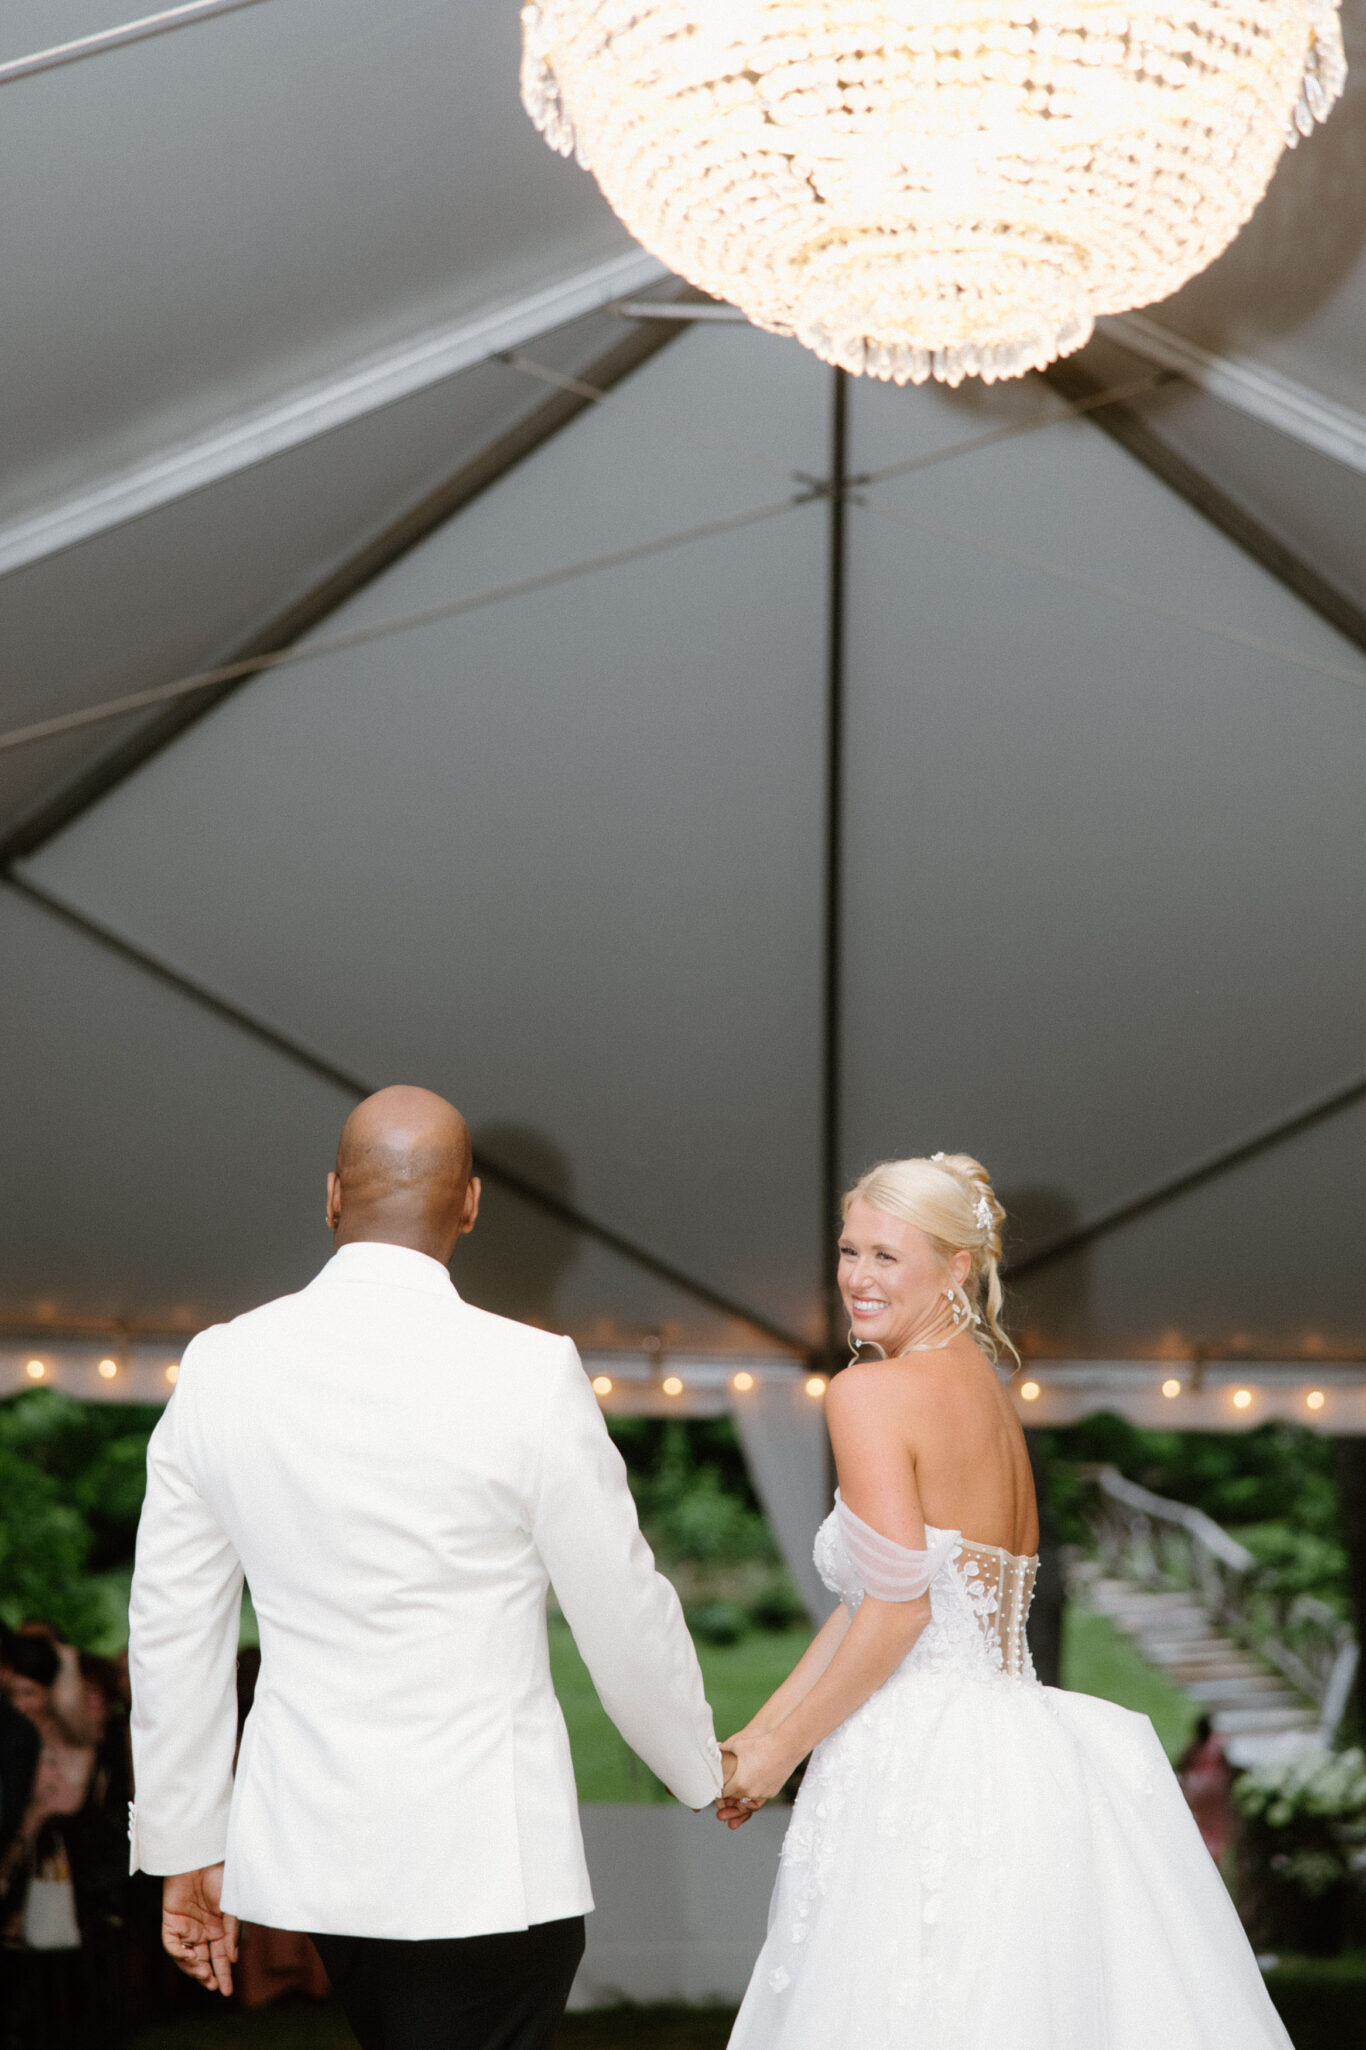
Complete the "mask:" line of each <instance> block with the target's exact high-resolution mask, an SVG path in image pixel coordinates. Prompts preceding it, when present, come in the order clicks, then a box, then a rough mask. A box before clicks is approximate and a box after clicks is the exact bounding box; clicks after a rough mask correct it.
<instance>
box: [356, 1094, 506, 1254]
mask: <svg viewBox="0 0 1366 2050" xmlns="http://www.w3.org/2000/svg"><path fill="white" fill-rule="evenodd" d="M472 1167H473V1156H472V1153H471V1149H470V1133H469V1126H468V1125H467V1124H466V1123H465V1120H464V1118H463V1117H461V1115H460V1113H459V1111H458V1110H457V1109H456V1108H455V1105H454V1104H453V1103H447V1101H446V1099H445V1097H444V1096H436V1095H434V1094H433V1093H432V1091H431V1090H430V1089H415V1088H411V1087H408V1086H406V1085H398V1086H395V1087H394V1088H390V1089H380V1090H377V1091H376V1093H375V1094H374V1095H373V1096H367V1097H366V1099H365V1101H364V1102H363V1103H359V1104H357V1106H356V1108H355V1109H354V1110H353V1111H352V1113H351V1115H350V1117H349V1118H348V1119H347V1120H346V1123H345V1125H344V1126H343V1127H342V1135H341V1143H340V1145H339V1146H338V1148H337V1164H336V1167H335V1169H334V1170H333V1172H332V1173H331V1174H330V1175H329V1176H328V1178H327V1222H328V1226H329V1228H330V1230H331V1231H332V1232H333V1233H334V1235H335V1237H336V1241H337V1244H338V1245H339V1246H342V1245H347V1244H350V1243H352V1242H354V1241H355V1240H358V1239H378V1240H381V1241H383V1242H384V1243H386V1244H388V1245H396V1246H409V1247H411V1248H413V1250H414V1251H416V1252H421V1253H429V1254H430V1255H431V1256H432V1257H433V1258H434V1259H438V1260H443V1261H445V1260H449V1259H450V1256H451V1254H452V1252H454V1250H455V1243H456V1240H457V1239H458V1238H459V1237H460V1235H461V1233H462V1232H466V1231H469V1230H470V1228H471V1227H472V1225H473V1223H474V1220H475V1217H476V1215H477V1214H478V1209H479V1184H478V1182H477V1181H476V1180H474V1179H473V1177H472V1172H471V1170H472Z"/></svg>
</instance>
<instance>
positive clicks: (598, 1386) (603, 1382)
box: [593, 1374, 612, 1395]
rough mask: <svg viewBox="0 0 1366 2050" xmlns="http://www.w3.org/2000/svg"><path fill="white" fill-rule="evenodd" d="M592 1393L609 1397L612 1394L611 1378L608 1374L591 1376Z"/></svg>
mask: <svg viewBox="0 0 1366 2050" xmlns="http://www.w3.org/2000/svg"><path fill="white" fill-rule="evenodd" d="M593 1393H594V1394H595V1395H610V1394H611V1393H612V1376H611V1375H610V1374H595V1375H594V1376H593Z"/></svg>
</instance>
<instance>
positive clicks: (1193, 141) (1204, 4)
mask: <svg viewBox="0 0 1366 2050" xmlns="http://www.w3.org/2000/svg"><path fill="white" fill-rule="evenodd" d="M522 23H523V61H522V99H523V103H524V105H525V106H526V109H527V112H528V113H529V114H530V116H531V118H532V120H533V121H534V122H535V123H536V126H537V127H538V128H539V129H540V130H541V132H542V134H543V135H544V136H545V139H546V141H547V142H548V143H549V144H550V145H551V147H552V148H553V149H557V150H559V151H560V152H561V153H562V154H564V155H569V154H570V153H571V152H572V153H573V154H575V155H576V156H577V158H578V161H579V162H580V163H581V164H582V165H583V166H584V167H585V169H587V170H589V171H591V172H592V173H593V175H594V177H595V178H596V179H597V181H598V183H599V185H600V186H601V187H602V190H603V192H604V193H605V194H606V196H607V199H608V200H609V201H610V203H611V205H612V206H613V208H614V209H615V210H616V212H617V213H618V214H619V215H620V217H621V219H622V220H623V221H624V222H625V224H626V226H627V227H628V228H629V229H630V231H631V233H632V234H633V235H634V236H635V237H636V239H637V240H638V241H639V242H641V243H642V244H643V245H644V246H645V248H647V249H648V250H650V251H651V252H652V253H653V254H654V255H656V256H658V257H660V258H661V259H662V261H663V262H665V263H666V264H668V266H669V267H670V269H671V270H673V271H675V272H676V273H677V274H678V275H679V276H680V277H684V278H687V279H688V281H689V282H690V283H691V284H694V285H696V286H698V287H699V288H700V289H701V290H702V291H704V292H707V293H710V294H711V295H712V296H713V297H714V298H718V299H725V300H729V301H731V302H732V303H733V304H734V305H736V306H738V307H740V308H741V310H742V311H743V312H744V313H745V314H746V315H747V316H748V317H749V319H750V320H752V321H753V322H754V323H755V325H756V326H758V327H762V328H767V329H769V330H771V331H772V332H773V333H775V334H784V335H795V336H796V337H797V339H798V340H799V341H801V342H803V343H804V344H805V345H806V346H807V347H808V348H809V349H812V350H814V351H815V353H816V354H817V355H818V356H821V357H823V358H824V359H825V361H826V362H829V363H837V364H839V365H841V366H842V367H843V368H844V369H846V370H850V371H854V372H866V373H867V374H869V375H870V376H873V377H880V378H889V379H892V380H894V381H895V382H896V383H897V384H905V383H907V382H911V383H915V384H920V383H923V382H924V380H925V379H926V378H928V377H937V378H940V379H942V380H943V381H944V382H945V383H948V384H958V383H961V381H962V379H963V378H964V377H969V376H975V377H981V378H984V379H986V380H988V381H991V380H993V379H996V378H1000V377H1017V376H1019V375H1021V374H1022V373H1023V372H1025V371H1027V370H1033V369H1042V367H1043V366H1044V365H1045V364H1046V363H1049V362H1051V361H1052V360H1053V359H1054V358H1055V357H1057V356H1061V355H1065V354H1067V352H1068V351H1069V350H1072V349H1076V348H1079V347H1080V346H1081V344H1082V343H1083V342H1084V341H1085V340H1086V338H1087V336H1088V335H1089V334H1090V332H1091V329H1092V326H1093V324H1094V321H1095V319H1096V317H1097V315H1099V314H1102V313H1118V312H1122V311H1125V310H1127V309H1129V308H1132V307H1135V306H1146V305H1149V304H1151V303H1152V301H1154V300H1157V299H1164V298H1166V297H1167V296H1168V294H1169V293H1171V292H1174V291H1175V290H1176V288H1177V287H1178V286H1179V285H1181V284H1184V283H1185V281H1186V279H1188V278H1190V277H1193V276H1194V275H1195V273H1196V272H1197V271H1200V270H1203V269H1204V267H1205V266H1206V264H1208V263H1210V262H1212V261H1213V259H1214V258H1215V257H1216V256H1217V255H1218V254H1219V253H1220V251H1221V250H1223V249H1224V248H1226V247H1227V245H1228V244H1229V242H1231V241H1232V239H1233V237H1234V236H1235V235H1236V234H1237V232H1238V230H1239V228H1241V227H1242V225H1243V223H1244V222H1245V221H1246V220H1247V218H1248V216H1249V215H1250V214H1251V213H1252V211H1253V209H1254V208H1255V207H1256V205H1257V203H1258V201H1259V200H1260V199H1261V197H1262V195H1263V193H1264V192H1265V191H1266V188H1267V185H1268V183H1269V182H1270V178H1271V174H1272V172H1273V171H1274V169H1275V167H1276V164H1277V161H1278V159H1279V158H1280V155H1281V152H1282V150H1283V149H1284V148H1285V147H1286V146H1287V145H1291V146H1293V145H1294V144H1295V143H1296V142H1297V141H1298V139H1299V137H1300V136H1301V135H1308V134H1309V133H1310V132H1311V131H1312V129H1313V127H1314V125H1315V123H1316V122H1319V121H1322V120H1324V119H1326V117H1327V115H1328V113H1329V111H1330V109H1331V108H1332V106H1333V103H1334V101H1335V100H1337V99H1338V98H1339V96H1340V95H1341V93H1342V89H1343V83H1344V80H1345V77H1346V60H1345V58H1344V55H1343V47H1342V33H1341V27H1340V23H1339V18H1338V0H1185V4H1184V5H1181V6H1178V5H1175V4H1173V0H1166V4H1164V5H1156V4H1152V0H1148V4H1137V5H1132V6H1127V7H1122V6H1112V5H1110V4H1108V0H1070V4H1068V5H1060V4H1056V0H881V4H878V0H534V4H532V5H529V6H527V7H525V8H524V9H523V12H522Z"/></svg>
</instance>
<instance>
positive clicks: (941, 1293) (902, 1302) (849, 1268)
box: [839, 1199, 972, 1359]
mask: <svg viewBox="0 0 1366 2050" xmlns="http://www.w3.org/2000/svg"><path fill="white" fill-rule="evenodd" d="M971 1264H972V1261H971V1255H970V1254H968V1253H966V1252H950V1251H948V1250H946V1249H944V1248H941V1247H939V1246H937V1245H936V1244H935V1241H934V1240H933V1239H932V1238H931V1237H930V1235H929V1233H928V1232H925V1231H922V1230H921V1229H920V1227H919V1226H918V1225H914V1224H912V1223H910V1222H909V1220H907V1219H904V1218H899V1217H890V1216H888V1214H887V1212H886V1211H885V1210H878V1209H875V1208H874V1206H873V1205H872V1204H871V1203H868V1202H864V1201H863V1200H862V1199H856V1200H855V1201H854V1202H852V1203H851V1204H850V1205H849V1214H848V1216H847V1217H846V1218H845V1221H844V1230H843V1231H842V1232H841V1234H840V1242H839V1287H840V1294H841V1296H842V1297H843V1299H844V1306H845V1309H846V1310H847V1311H848V1313H849V1331H850V1336H851V1338H853V1339H854V1340H856V1341H857V1343H858V1344H860V1345H876V1346H880V1347H881V1349H882V1351H883V1352H884V1353H885V1354H886V1355H887V1357H888V1359H893V1358H895V1357H896V1355H897V1354H898V1353H902V1352H907V1351H911V1350H915V1349H917V1348H918V1347H920V1346H921V1345H923V1343H924V1342H925V1340H926V1339H930V1340H934V1339H937V1338H939V1337H940V1336H941V1334H943V1335H948V1334H951V1333H952V1331H953V1327H954V1322H955V1319H954V1317H953V1308H952V1306H953V1301H954V1296H955V1292H956V1291H958V1290H961V1288H962V1286H963V1283H964V1281H965V1280H966V1279H967V1276H968V1272H969V1269H970V1267H971Z"/></svg>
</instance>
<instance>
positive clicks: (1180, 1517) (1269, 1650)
mask: <svg viewBox="0 0 1366 2050" xmlns="http://www.w3.org/2000/svg"><path fill="white" fill-rule="evenodd" d="M1091 1479H1092V1480H1093V1481H1094V1482H1095V1485H1096V1489H1097V1491H1098V1494H1099V1498H1100V1499H1099V1505H1098V1510H1097V1514H1096V1517H1095V1521H1094V1525H1093V1530H1094V1536H1095V1544H1096V1551H1097V1555H1098V1559H1099V1563H1100V1565H1101V1566H1102V1568H1103V1569H1104V1570H1105V1571H1107V1572H1109V1573H1112V1574H1114V1575H1115V1576H1116V1577H1118V1578H1120V1579H1124V1580H1134V1581H1138V1582H1139V1583H1140V1584H1142V1585H1144V1586H1147V1587H1151V1588H1154V1589H1173V1590H1175V1589H1181V1590H1183V1591H1185V1592H1189V1593H1191V1594H1194V1595H1195V1596H1196V1597H1197V1599H1198V1600H1199V1602H1200V1604H1201V1606H1202V1607H1203V1608H1204V1609H1205V1610H1206V1612H1207V1613H1208V1614H1209V1615H1210V1616H1211V1617H1213V1618H1214V1619H1215V1620H1216V1621H1218V1622H1219V1623H1221V1624H1222V1625H1223V1627H1224V1628H1225V1629H1226V1630H1227V1631H1228V1633H1229V1635H1230V1636H1231V1637H1234V1638H1236V1639H1237V1641H1238V1642H1239V1643H1240V1644H1243V1645H1246V1647H1247V1648H1248V1650H1250V1651H1253V1652H1255V1653H1256V1654H1257V1655H1258V1657H1260V1658H1262V1659H1265V1660H1266V1662H1267V1664H1268V1665H1272V1666H1274V1667H1275V1668H1276V1670H1277V1671H1278V1672H1279V1673H1282V1674H1284V1676H1285V1678H1286V1679H1287V1680H1289V1682H1290V1684H1291V1686H1292V1687H1294V1688H1296V1689H1297V1690H1298V1692H1299V1693H1301V1694H1303V1695H1304V1696H1305V1698H1306V1699H1307V1700H1309V1701H1311V1702H1313V1704H1314V1706H1315V1707H1316V1708H1317V1709H1318V1711H1319V1730H1318V1735H1319V1741H1320V1742H1321V1743H1323V1744H1325V1745H1331V1744H1332V1743H1333V1741H1334V1739H1335V1738H1336V1736H1337V1732H1338V1726H1339V1724H1340V1723H1341V1721H1342V1718H1343V1715H1344V1713H1345V1712H1346V1708H1347V1704H1348V1702H1349V1700H1350V1699H1351V1694H1352V1685H1353V1681H1354V1679H1355V1677H1356V1668H1357V1659H1358V1655H1359V1653H1358V1646H1357V1642H1356V1638H1355V1635H1354V1634H1353V1631H1352V1627H1351V1625H1350V1624H1349V1623H1346V1622H1344V1621H1343V1619H1342V1618H1341V1617H1340V1616H1339V1615H1337V1614H1336V1613H1335V1611H1334V1610H1332V1609H1331V1608H1329V1606H1328V1604H1327V1603H1326V1602H1321V1601H1319V1600H1318V1599H1317V1598H1316V1597H1315V1596H1314V1595H1308V1594H1296V1595H1287V1594H1284V1593H1282V1592H1281V1591H1279V1590H1278V1589H1277V1588H1276V1587H1275V1585H1274V1583H1273V1582H1272V1581H1271V1580H1270V1578H1269V1576H1268V1575H1266V1574H1265V1573H1263V1572H1262V1571H1261V1570H1260V1569H1259V1568H1258V1564H1257V1560H1256V1558H1255V1557H1254V1555H1253V1554H1252V1553H1251V1552H1250V1551H1249V1550H1248V1549H1247V1546H1246V1545H1241V1544H1239V1542H1238V1540H1237V1538H1235V1537H1232V1536H1230V1534H1229V1533H1228V1531H1226V1530H1224V1529H1223V1528H1222V1526H1221V1525H1220V1524H1217V1523H1216V1522H1215V1521H1214V1518H1213V1517H1212V1516H1206V1515H1205V1513H1204V1511H1203V1510H1201V1509H1192V1508H1191V1506H1190V1504H1189V1503H1187V1502H1172V1501H1169V1500H1168V1499H1167V1497H1166V1496H1164V1495H1155V1494H1154V1493H1153V1492H1152V1490H1151V1489H1150V1488H1143V1487H1140V1486H1139V1485H1138V1483H1137V1482H1136V1481H1131V1480H1126V1479H1125V1477H1124V1475H1123V1474H1122V1473H1120V1472H1118V1470H1117V1469H1116V1468H1115V1467H1113V1466H1103V1467H1097V1468H1095V1469H1094V1470H1093V1471H1092V1474H1091Z"/></svg>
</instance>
